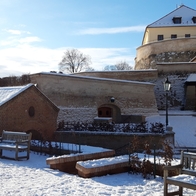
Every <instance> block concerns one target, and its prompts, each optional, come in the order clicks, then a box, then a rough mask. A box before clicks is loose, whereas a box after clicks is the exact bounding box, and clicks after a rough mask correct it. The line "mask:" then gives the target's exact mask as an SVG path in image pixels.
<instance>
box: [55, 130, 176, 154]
mask: <svg viewBox="0 0 196 196" xmlns="http://www.w3.org/2000/svg"><path fill="white" fill-rule="evenodd" d="M174 134H175V133H174V132H172V131H167V132H166V133H164V134H148V133H142V134H136V133H108V132H107V133H96V132H71V131H64V132H61V131H59V132H56V133H55V140H56V141H61V142H65V143H74V144H80V145H89V146H97V147H102V148H107V149H113V150H116V152H117V153H118V154H127V153H128V149H127V146H126V145H127V144H129V143H130V142H131V143H132V141H133V140H134V139H135V136H139V137H138V141H139V143H140V144H141V145H140V146H139V147H138V148H139V149H141V150H144V144H145V142H149V144H150V148H152V149H153V148H154V145H155V147H156V149H161V148H162V142H163V141H164V140H168V141H170V142H171V143H172V144H174Z"/></svg>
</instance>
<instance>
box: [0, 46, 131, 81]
mask: <svg viewBox="0 0 196 196" xmlns="http://www.w3.org/2000/svg"><path fill="white" fill-rule="evenodd" d="M67 49H68V48H56V49H50V48H44V47H35V46H30V45H28V44H26V45H20V46H17V47H10V48H6V49H0V57H1V58H0V69H1V72H0V77H6V76H10V75H16V76H18V75H22V74H29V73H30V74H32V73H38V72H49V71H57V72H58V71H59V69H58V68H59V67H58V64H59V62H60V61H61V59H62V57H63V54H64V52H65V51H66V50H67ZM78 50H80V51H81V52H83V53H84V54H86V55H89V56H90V57H91V61H92V65H91V66H92V67H93V68H94V69H95V70H103V68H104V66H105V65H111V64H115V63H116V62H118V61H122V60H126V61H127V62H128V63H130V65H133V64H134V57H133V56H130V53H131V51H130V49H127V48H78Z"/></svg>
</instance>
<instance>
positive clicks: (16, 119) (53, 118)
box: [0, 84, 59, 139]
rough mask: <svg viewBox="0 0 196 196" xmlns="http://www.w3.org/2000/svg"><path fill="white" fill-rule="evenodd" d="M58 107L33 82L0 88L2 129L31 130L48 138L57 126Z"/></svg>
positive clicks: (0, 124)
mask: <svg viewBox="0 0 196 196" xmlns="http://www.w3.org/2000/svg"><path fill="white" fill-rule="evenodd" d="M58 112H59V109H58V107H57V106H56V105H55V104H54V103H53V102H51V101H50V100H49V99H48V98H47V97H46V96H45V95H44V94H43V93H42V92H41V91H40V90H38V89H37V87H36V86H35V85H33V84H28V85H26V86H13V87H1V88H0V134H1V133H2V130H8V131H22V132H32V133H33V137H34V136H36V134H38V135H39V136H42V137H44V139H50V138H51V137H52V136H53V133H54V131H55V130H56V128H57V116H58Z"/></svg>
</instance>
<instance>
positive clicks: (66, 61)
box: [59, 49, 91, 73]
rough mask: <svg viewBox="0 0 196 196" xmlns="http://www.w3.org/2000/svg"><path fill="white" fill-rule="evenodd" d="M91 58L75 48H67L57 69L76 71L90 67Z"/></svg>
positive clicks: (69, 71)
mask: <svg viewBox="0 0 196 196" xmlns="http://www.w3.org/2000/svg"><path fill="white" fill-rule="evenodd" d="M90 64H91V59H90V57H89V56H87V55H84V54H83V53H81V52H80V51H79V50H77V49H71V50H67V51H66V52H65V53H64V56H63V59H62V60H61V62H60V63H59V71H61V72H63V71H66V72H67V73H76V72H81V71H85V70H89V69H90V66H89V65H90Z"/></svg>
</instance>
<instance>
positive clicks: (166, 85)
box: [163, 78, 171, 128]
mask: <svg viewBox="0 0 196 196" xmlns="http://www.w3.org/2000/svg"><path fill="white" fill-rule="evenodd" d="M163 87H164V91H165V92H166V128H167V126H168V92H169V90H170V87H171V82H170V81H169V80H168V78H167V79H166V81H165V82H164V83H163Z"/></svg>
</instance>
